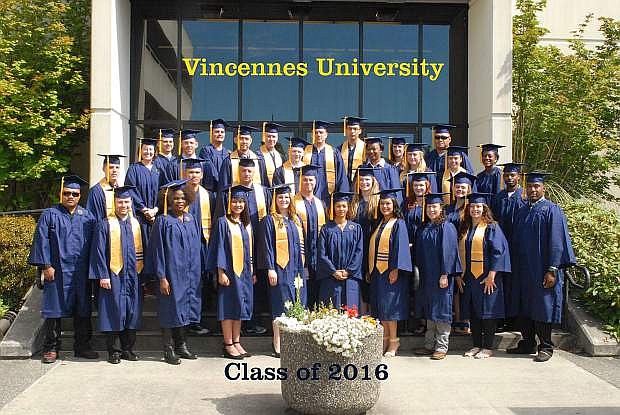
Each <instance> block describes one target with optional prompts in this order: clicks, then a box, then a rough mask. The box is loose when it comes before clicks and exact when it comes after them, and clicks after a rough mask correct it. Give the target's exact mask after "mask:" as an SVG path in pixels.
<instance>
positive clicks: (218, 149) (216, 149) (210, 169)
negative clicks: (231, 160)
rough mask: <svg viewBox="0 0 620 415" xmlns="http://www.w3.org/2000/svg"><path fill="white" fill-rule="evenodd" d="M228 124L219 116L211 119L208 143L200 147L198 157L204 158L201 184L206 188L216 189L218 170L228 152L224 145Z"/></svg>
mask: <svg viewBox="0 0 620 415" xmlns="http://www.w3.org/2000/svg"><path fill="white" fill-rule="evenodd" d="M229 127H230V126H229V125H228V123H227V122H226V121H224V120H223V119H221V118H218V119H216V120H212V121H211V123H210V124H209V139H210V141H211V142H210V143H209V144H207V145H206V146H204V147H203V148H201V149H200V152H199V153H198V157H199V158H201V159H203V160H205V164H206V166H205V168H204V175H203V176H204V177H203V179H202V180H203V181H202V185H203V187H205V188H208V189H213V190H216V189H217V182H218V179H219V177H220V170H221V169H222V165H223V164H224V160H226V158H227V157H228V155H229V154H230V150H229V149H227V148H226V147H224V140H225V139H226V129H227V128H229Z"/></svg>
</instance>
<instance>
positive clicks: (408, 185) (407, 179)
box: [405, 175, 411, 199]
mask: <svg viewBox="0 0 620 415" xmlns="http://www.w3.org/2000/svg"><path fill="white" fill-rule="evenodd" d="M410 187H411V182H410V181H409V175H406V176H405V192H406V196H407V199H409V194H410V191H409V188H410Z"/></svg>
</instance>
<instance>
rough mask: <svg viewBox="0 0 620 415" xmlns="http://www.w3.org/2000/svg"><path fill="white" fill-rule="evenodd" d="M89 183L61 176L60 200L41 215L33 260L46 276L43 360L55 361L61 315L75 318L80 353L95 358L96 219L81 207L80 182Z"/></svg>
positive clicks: (32, 263) (75, 342)
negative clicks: (91, 260) (91, 277)
mask: <svg viewBox="0 0 620 415" xmlns="http://www.w3.org/2000/svg"><path fill="white" fill-rule="evenodd" d="M87 184H88V183H87V182H86V181H85V180H83V179H82V178H80V177H78V176H74V175H71V176H64V177H63V178H62V179H61V186H60V203H59V204H58V205H55V206H53V207H51V208H48V209H45V210H44V211H43V213H42V214H41V217H40V218H39V221H38V223H37V227H36V230H35V233H34V238H33V241H32V247H31V248H30V256H29V257H28V263H29V264H31V265H35V266H36V267H37V269H38V270H39V272H40V273H41V275H42V284H43V304H42V308H41V316H42V317H43V318H44V319H45V322H44V323H43V329H42V330H43V335H44V336H45V337H44V341H43V350H42V353H43V357H42V361H43V363H54V362H55V361H56V358H57V355H58V351H59V350H60V319H61V318H64V317H73V333H74V343H73V351H74V353H75V355H76V357H85V358H87V359H96V358H97V357H98V355H97V353H96V352H93V351H92V350H91V347H90V338H91V334H92V328H91V323H90V314H91V305H90V284H89V281H88V255H89V250H90V245H91V239H92V234H93V231H94V227H95V222H96V220H95V218H94V217H93V216H92V215H91V214H90V213H89V212H88V210H86V209H84V208H82V207H80V206H78V202H79V201H80V193H81V191H80V186H81V185H87Z"/></svg>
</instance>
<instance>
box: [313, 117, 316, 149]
mask: <svg viewBox="0 0 620 415" xmlns="http://www.w3.org/2000/svg"><path fill="white" fill-rule="evenodd" d="M315 124H316V121H312V145H315V144H316V142H315V139H314V132H315V130H316V126H315Z"/></svg>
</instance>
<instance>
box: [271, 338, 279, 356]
mask: <svg viewBox="0 0 620 415" xmlns="http://www.w3.org/2000/svg"><path fill="white" fill-rule="evenodd" d="M271 350H272V351H273V357H277V358H278V359H279V358H280V353H278V352H276V346H274V345H273V342H272V343H271Z"/></svg>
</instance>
